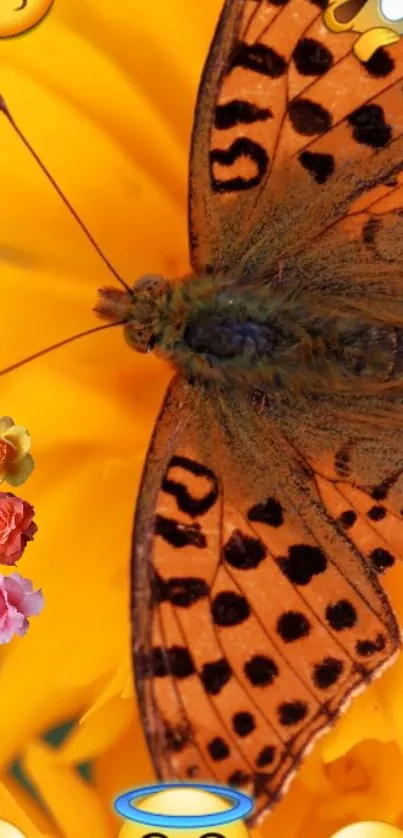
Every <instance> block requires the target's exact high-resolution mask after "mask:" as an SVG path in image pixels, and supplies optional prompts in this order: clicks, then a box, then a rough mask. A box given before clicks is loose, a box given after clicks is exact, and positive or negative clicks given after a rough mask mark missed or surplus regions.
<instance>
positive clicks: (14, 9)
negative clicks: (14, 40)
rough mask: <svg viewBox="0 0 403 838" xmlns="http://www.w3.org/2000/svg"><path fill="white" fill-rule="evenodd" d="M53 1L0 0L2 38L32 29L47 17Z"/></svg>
mask: <svg viewBox="0 0 403 838" xmlns="http://www.w3.org/2000/svg"><path fill="white" fill-rule="evenodd" d="M52 3H53V0H0V38H11V37H13V36H14V35H21V33H22V32H26V31H27V29H31V28H32V27H33V26H35V25H36V24H37V23H39V21H40V20H42V18H43V17H44V16H45V15H46V13H47V12H48V11H49V9H50V7H51V5H52Z"/></svg>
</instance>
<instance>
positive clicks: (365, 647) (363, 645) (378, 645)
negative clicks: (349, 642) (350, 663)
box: [355, 634, 386, 658]
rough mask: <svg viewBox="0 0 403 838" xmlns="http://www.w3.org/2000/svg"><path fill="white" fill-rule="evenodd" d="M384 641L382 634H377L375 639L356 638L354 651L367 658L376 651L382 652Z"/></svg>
mask: <svg viewBox="0 0 403 838" xmlns="http://www.w3.org/2000/svg"><path fill="white" fill-rule="evenodd" d="M385 646H386V641H385V638H384V636H383V634H378V635H377V637H376V639H375V640H357V643H356V647H355V648H356V651H357V654H358V655H361V656H362V657H364V658H369V657H371V656H372V655H376V654H377V652H383V650H384V648H385Z"/></svg>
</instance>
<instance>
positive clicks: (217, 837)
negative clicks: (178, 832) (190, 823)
mask: <svg viewBox="0 0 403 838" xmlns="http://www.w3.org/2000/svg"><path fill="white" fill-rule="evenodd" d="M200 838H225V836H224V835H223V834H222V832H203V835H200Z"/></svg>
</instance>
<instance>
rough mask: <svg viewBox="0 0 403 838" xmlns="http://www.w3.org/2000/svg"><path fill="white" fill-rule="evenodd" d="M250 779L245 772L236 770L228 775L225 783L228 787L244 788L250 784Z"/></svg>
mask: <svg viewBox="0 0 403 838" xmlns="http://www.w3.org/2000/svg"><path fill="white" fill-rule="evenodd" d="M250 779H251V778H250V775H249V774H247V773H246V771H242V769H239V768H238V769H237V770H236V771H233V772H232V774H230V775H229V777H228V779H227V782H228V785H229V786H233V787H234V788H242V786H246V785H247V784H248V783H249V782H250Z"/></svg>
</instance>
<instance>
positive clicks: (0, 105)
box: [0, 94, 132, 295]
mask: <svg viewBox="0 0 403 838" xmlns="http://www.w3.org/2000/svg"><path fill="white" fill-rule="evenodd" d="M0 111H2V113H3V114H4V116H5V117H6V118H7V119H8V121H9V123H10V125H11V127H12V128H13V129H14V131H15V132H16V134H17V135H18V137H19V138H20V140H21V141H22V143H23V144H24V146H25V148H26V149H27V150H28V151H29V153H30V155H31V156H32V157H33V158H34V160H35V161H36V162H37V163H38V166H39V167H40V169H41V170H42V172H43V174H44V175H45V177H46V178H47V179H48V181H50V183H51V184H52V186H53V187H54V189H55V190H56V192H57V194H58V195H59V197H60V198H61V199H62V201H63V203H64V205H65V206H66V207H67V209H68V211H69V212H70V214H71V215H72V216H73V218H74V219H75V220H76V222H77V224H78V225H79V227H80V228H81V230H82V232H83V233H84V235H85V236H86V237H87V239H88V241H89V242H90V243H91V244H92V246H93V248H94V249H95V250H96V252H97V253H98V256H99V257H100V258H101V259H102V261H103V263H104V265H106V267H107V268H108V270H109V271H110V272H111V273H112V274H113V276H114V277H115V279H117V281H118V282H119V283H120V285H123V288H125V290H126V291H127V292H128V293H129V294H130V295H132V289H131V288H130V285H127V283H126V282H125V281H124V279H122V277H121V276H120V274H118V272H117V270H116V268H114V267H113V265H112V264H111V262H110V261H109V259H108V258H107V256H105V254H104V253H103V251H102V250H101V248H100V247H99V245H98V244H97V242H96V241H95V239H94V237H93V236H92V235H91V233H90V231H89V230H88V227H86V226H85V224H84V222H83V221H81V218H80V216H79V215H78V213H77V212H76V210H75V209H74V207H73V206H72V204H71V203H70V201H69V200H68V198H66V196H65V194H64V193H63V192H62V190H61V189H60V187H59V186H58V185H57V183H56V181H55V179H54V178H53V177H52V175H51V174H50V172H49V170H48V169H47V168H46V166H45V164H44V163H42V160H41V159H40V157H39V156H38V154H37V153H36V151H35V149H34V148H32V146H31V144H30V142H29V141H28V140H27V138H26V137H25V135H24V134H23V133H22V131H21V129H20V128H19V127H18V125H17V124H16V122H15V121H14V118H13V116H12V115H11V113H10V111H9V109H8V107H7V104H6V101H5V99H4V98H3V96H2V95H1V94H0Z"/></svg>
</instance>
